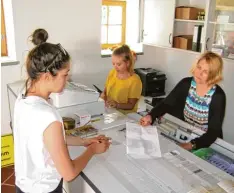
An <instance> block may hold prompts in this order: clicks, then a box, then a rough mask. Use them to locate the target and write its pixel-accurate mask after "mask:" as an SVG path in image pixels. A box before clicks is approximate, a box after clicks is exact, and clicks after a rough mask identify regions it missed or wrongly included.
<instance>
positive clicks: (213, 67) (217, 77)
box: [190, 51, 223, 85]
mask: <svg viewBox="0 0 234 193" xmlns="http://www.w3.org/2000/svg"><path fill="white" fill-rule="evenodd" d="M202 60H205V61H206V63H207V64H208V66H209V74H208V79H207V83H208V85H215V84H217V83H218V82H220V81H221V80H223V60H222V58H221V57H220V56H219V55H218V54H216V53H213V52H210V51H208V52H205V53H203V54H202V55H201V56H200V58H199V59H198V60H197V62H196V63H194V64H193V66H192V68H191V70H190V72H191V74H192V75H194V71H195V68H196V67H197V64H198V63H199V62H200V61H202Z"/></svg>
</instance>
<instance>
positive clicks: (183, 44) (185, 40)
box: [173, 35, 193, 50]
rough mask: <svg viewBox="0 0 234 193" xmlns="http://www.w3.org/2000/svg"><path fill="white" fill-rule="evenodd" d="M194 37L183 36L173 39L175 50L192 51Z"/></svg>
mask: <svg viewBox="0 0 234 193" xmlns="http://www.w3.org/2000/svg"><path fill="white" fill-rule="evenodd" d="M192 43H193V35H181V36H175V37H174V38H173V48H180V49H184V50H192Z"/></svg>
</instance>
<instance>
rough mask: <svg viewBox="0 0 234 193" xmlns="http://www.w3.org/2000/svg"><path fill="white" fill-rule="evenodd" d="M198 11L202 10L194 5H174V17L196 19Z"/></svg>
mask: <svg viewBox="0 0 234 193" xmlns="http://www.w3.org/2000/svg"><path fill="white" fill-rule="evenodd" d="M199 11H204V10H203V9H199V8H195V7H184V6H181V7H176V11H175V18H176V19H189V20H197V16H198V12H199Z"/></svg>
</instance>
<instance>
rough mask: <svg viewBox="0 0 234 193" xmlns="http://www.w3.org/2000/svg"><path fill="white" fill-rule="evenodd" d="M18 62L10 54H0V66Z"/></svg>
mask: <svg viewBox="0 0 234 193" xmlns="http://www.w3.org/2000/svg"><path fill="white" fill-rule="evenodd" d="M19 63H20V62H19V61H18V60H16V59H14V58H13V57H10V56H2V57H1V66H13V65H17V64H19Z"/></svg>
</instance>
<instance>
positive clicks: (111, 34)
mask: <svg viewBox="0 0 234 193" xmlns="http://www.w3.org/2000/svg"><path fill="white" fill-rule="evenodd" d="M125 35H126V1H114V0H103V1H102V26H101V44H102V49H106V48H110V47H112V46H114V45H116V44H124V43H125Z"/></svg>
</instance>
